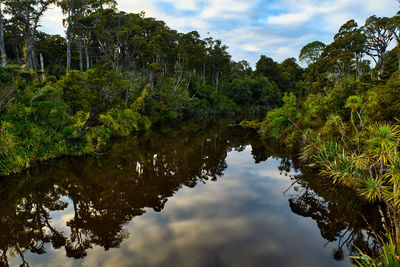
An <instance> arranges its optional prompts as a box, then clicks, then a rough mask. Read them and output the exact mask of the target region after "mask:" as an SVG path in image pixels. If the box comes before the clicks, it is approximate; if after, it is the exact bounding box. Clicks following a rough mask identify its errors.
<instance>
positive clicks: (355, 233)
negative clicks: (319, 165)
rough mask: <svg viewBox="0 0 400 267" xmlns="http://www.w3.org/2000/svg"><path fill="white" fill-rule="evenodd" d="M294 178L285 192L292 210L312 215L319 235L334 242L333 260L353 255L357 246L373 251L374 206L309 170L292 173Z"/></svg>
mask: <svg viewBox="0 0 400 267" xmlns="http://www.w3.org/2000/svg"><path fill="white" fill-rule="evenodd" d="M291 179H292V180H293V181H294V182H293V184H292V186H291V188H289V190H288V192H289V191H290V192H289V193H286V195H287V196H288V199H289V206H290V209H291V210H292V212H293V213H295V214H298V215H300V216H302V217H308V218H311V219H313V220H314V221H315V222H316V224H317V226H318V228H319V229H320V232H321V236H322V237H323V238H324V239H326V240H327V244H328V243H335V244H336V247H335V248H334V249H333V251H332V256H333V258H334V259H336V260H343V259H344V257H345V256H346V257H347V256H350V255H354V254H355V252H356V250H357V248H360V249H362V250H364V251H366V252H367V253H372V254H373V253H376V251H377V249H378V246H379V243H378V242H376V240H375V238H376V235H375V234H374V231H376V232H379V229H380V226H379V224H378V222H379V214H378V210H377V209H376V207H375V206H372V205H368V204H366V203H364V202H363V201H361V200H360V199H358V198H357V197H355V194H354V192H353V191H351V190H349V189H347V188H343V187H341V186H338V185H332V184H331V183H330V182H329V181H328V180H326V181H323V182H321V177H317V176H315V174H314V173H312V172H310V171H306V170H305V171H303V172H302V173H301V174H299V175H295V176H292V177H291Z"/></svg>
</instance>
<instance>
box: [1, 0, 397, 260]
mask: <svg viewBox="0 0 400 267" xmlns="http://www.w3.org/2000/svg"><path fill="white" fill-rule="evenodd" d="M1 5H2V8H1V12H0V53H1V65H2V66H1V67H0V175H10V174H14V173H18V172H21V171H22V170H24V169H27V168H29V167H30V166H32V165H34V164H35V163H38V162H40V161H47V160H50V159H53V158H58V157H61V156H82V155H85V154H93V153H101V152H102V151H104V150H105V149H106V148H107V145H108V144H109V143H110V141H111V140H112V139H115V138H120V137H126V136H129V135H131V134H133V133H138V132H141V131H146V130H148V129H150V128H151V127H152V126H155V125H162V124H163V123H169V124H174V123H179V122H180V121H182V120H188V119H207V118H212V117H217V116H237V115H239V116H242V117H245V118H249V119H252V118H254V117H256V116H259V115H261V116H262V117H264V119H263V120H262V121H243V122H242V125H243V126H250V127H255V128H257V129H259V133H260V134H261V135H262V136H264V137H265V138H276V139H278V140H279V141H280V142H282V143H284V144H286V145H287V146H288V147H292V148H294V149H297V150H298V151H300V154H301V157H300V158H301V159H302V161H303V162H304V163H305V164H308V165H309V166H310V167H311V168H315V169H317V170H318V171H319V172H320V173H321V174H322V176H325V177H327V178H329V179H331V180H332V181H333V182H334V183H340V184H343V185H345V186H348V187H350V188H352V189H353V190H354V192H356V193H357V194H359V195H360V197H362V198H364V199H366V200H367V201H370V202H374V203H377V204H378V205H380V206H379V207H380V210H381V215H382V220H383V224H384V228H385V230H386V231H387V235H386V237H384V238H383V239H385V240H384V241H385V242H386V244H387V245H385V247H384V248H385V252H387V253H384V254H382V255H383V256H382V257H380V258H379V257H376V258H374V259H373V258H369V256H366V255H363V254H360V256H359V258H357V259H355V260H357V261H359V263H360V265H362V264H363V263H365V264H367V263H371V264H372V262H373V261H379V260H382V261H385V260H386V261H387V262H390V261H393V262H398V259H399V256H398V255H400V253H399V252H400V246H399V245H398V244H400V187H399V186H400V155H399V154H398V150H399V142H400V123H399V119H398V114H399V112H400V15H394V16H393V17H377V16H371V17H369V18H368V19H367V20H366V21H365V24H364V25H358V24H357V22H356V21H355V20H349V21H347V22H346V23H345V24H343V25H342V26H341V27H340V29H339V30H338V32H337V34H336V35H335V36H334V37H333V42H332V43H330V44H324V43H322V42H320V41H314V42H311V43H309V44H306V45H305V46H304V47H303V48H302V49H301V51H300V53H299V60H300V61H301V62H302V63H301V65H300V64H298V63H297V60H296V59H295V58H288V59H286V60H284V61H282V62H281V63H278V62H275V61H274V60H273V59H272V58H270V57H267V56H265V55H262V56H261V57H260V59H259V61H258V62H257V64H256V66H255V69H254V70H253V69H252V68H251V66H250V64H249V63H248V62H247V61H245V60H243V61H239V62H234V61H233V60H232V59H231V55H230V54H229V52H228V46H227V45H224V44H223V42H222V41H221V40H218V39H213V38H212V37H207V38H201V36H200V34H199V33H198V32H196V31H192V32H189V33H180V32H178V31H176V30H173V29H171V28H169V27H168V26H167V25H166V23H165V22H163V21H160V20H157V19H155V18H149V17H146V14H145V13H143V12H142V13H139V14H132V13H126V12H123V11H119V10H118V9H117V3H116V2H115V1H113V0H101V1H94V0H58V1H56V0H29V1H17V0H4V1H1ZM53 5H57V6H59V7H60V8H61V10H62V12H63V15H64V18H65V19H64V21H63V22H64V26H65V28H66V34H65V36H60V35H51V34H47V33H45V32H42V31H40V26H41V25H40V20H41V18H42V16H43V14H44V12H46V10H48V9H49V8H50V7H51V6H53ZM302 66H305V67H304V68H303V67H302ZM265 114H266V116H265ZM386 250H387V251H386ZM374 264H375V263H374ZM376 264H378V263H376ZM384 266H389V265H384Z"/></svg>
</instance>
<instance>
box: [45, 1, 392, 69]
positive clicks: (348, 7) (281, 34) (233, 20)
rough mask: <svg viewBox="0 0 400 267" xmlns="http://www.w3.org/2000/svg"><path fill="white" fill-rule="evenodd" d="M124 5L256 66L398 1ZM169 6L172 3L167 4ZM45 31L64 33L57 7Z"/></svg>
mask: <svg viewBox="0 0 400 267" xmlns="http://www.w3.org/2000/svg"><path fill="white" fill-rule="evenodd" d="M117 1H118V4H119V6H118V7H119V9H120V10H124V11H126V12H134V13H139V12H141V11H145V13H146V15H147V16H150V17H154V18H156V19H160V20H164V21H165V22H166V23H167V24H168V26H170V27H171V28H173V29H177V30H178V31H181V32H189V31H193V30H196V31H198V32H199V33H200V34H201V35H202V36H203V37H207V33H208V32H210V36H212V37H213V38H215V39H221V40H222V41H223V43H225V44H227V45H228V46H229V47H230V49H229V51H230V52H231V54H232V56H233V59H234V60H241V59H246V60H248V61H249V62H250V63H251V64H252V65H253V66H254V65H255V62H256V61H257V60H258V58H259V56H260V55H261V54H265V55H267V56H270V57H272V58H273V59H275V60H276V61H282V60H284V59H285V58H288V57H297V56H298V53H299V51H300V49H301V48H302V47H303V46H304V45H306V44H307V43H309V42H312V41H315V40H320V41H322V42H324V43H330V42H331V41H332V38H333V35H334V34H335V33H336V32H337V30H338V29H339V27H340V26H341V25H342V24H344V23H345V22H346V21H347V20H349V19H355V20H356V21H357V22H358V24H359V25H362V24H364V22H365V20H366V19H367V18H368V17H369V16H370V15H374V14H375V15H377V16H392V15H394V14H395V13H396V11H397V10H399V8H398V7H399V6H398V3H397V1H395V0H379V1H378V0H279V1H270V0H248V1H243V0H147V1H142V0H117ZM165 4H168V5H165ZM42 25H43V26H44V27H43V30H44V31H46V32H49V33H58V34H64V31H65V29H64V28H63V26H62V15H61V13H60V12H59V10H58V9H56V8H54V9H52V10H51V11H48V12H47V13H46V15H45V17H44V18H43V20H42Z"/></svg>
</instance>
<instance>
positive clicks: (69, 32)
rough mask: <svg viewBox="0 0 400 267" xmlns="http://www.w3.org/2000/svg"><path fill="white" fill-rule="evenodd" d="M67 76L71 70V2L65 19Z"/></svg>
mask: <svg viewBox="0 0 400 267" xmlns="http://www.w3.org/2000/svg"><path fill="white" fill-rule="evenodd" d="M67 20H68V21H67V23H68V26H67V74H68V73H69V71H70V70H71V38H72V37H71V1H69V4H68V18H67Z"/></svg>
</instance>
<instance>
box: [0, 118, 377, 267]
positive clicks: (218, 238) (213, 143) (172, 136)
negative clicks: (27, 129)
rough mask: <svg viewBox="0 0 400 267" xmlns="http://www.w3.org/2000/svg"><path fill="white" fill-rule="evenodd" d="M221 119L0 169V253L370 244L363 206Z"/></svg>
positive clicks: (153, 258) (341, 258)
mask: <svg viewBox="0 0 400 267" xmlns="http://www.w3.org/2000/svg"><path fill="white" fill-rule="evenodd" d="M225 125H226V123H225V122H219V123H214V124H209V125H207V126H206V125H201V126H194V125H186V126H185V127H183V129H180V130H164V131H155V132H151V133H147V134H145V135H142V136H139V137H133V138H131V139H130V140H126V141H124V142H119V143H117V144H114V145H113V146H112V147H111V148H110V149H109V150H108V151H107V152H108V153H107V155H98V156H94V157H86V158H83V159H78V160H71V159H63V160H58V161H54V162H50V163H46V164H44V165H43V166H41V167H37V168H34V169H31V170H29V171H28V172H27V173H25V174H23V175H19V176H17V177H13V178H8V179H3V181H2V182H1V183H0V253H1V254H0V257H1V259H0V260H1V262H2V263H3V264H5V265H7V264H9V265H11V266H19V265H20V264H21V263H25V264H29V265H30V266H240V267H241V266H349V265H351V261H350V260H349V259H348V257H347V256H348V255H349V254H350V253H353V251H354V246H355V245H357V246H359V247H365V248H373V246H374V241H373V239H372V238H370V237H369V236H370V233H369V230H366V229H368V226H367V225H366V223H365V220H367V221H369V222H370V224H371V225H373V224H374V222H376V221H377V219H376V215H375V214H376V213H375V211H374V209H373V207H370V206H366V205H364V204H362V203H361V202H360V201H359V200H358V199H357V198H355V197H354V194H353V193H352V192H350V191H348V190H345V189H343V188H338V187H336V186H332V185H331V184H329V183H328V182H327V181H324V180H322V179H320V178H318V177H317V176H315V175H314V174H312V173H307V170H301V169H300V167H299V165H298V163H297V162H296V160H294V159H293V158H292V156H291V154H290V153H289V152H288V151H286V149H285V148H282V147H280V146H279V145H277V144H276V143H273V142H266V141H261V140H260V139H259V138H258V137H257V134H256V133H255V132H254V131H252V130H245V129H241V128H238V127H226V126H225ZM202 127H204V128H203V129H202ZM362 217H365V220H364V219H363V218H362ZM0 265H1V264H0Z"/></svg>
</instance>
